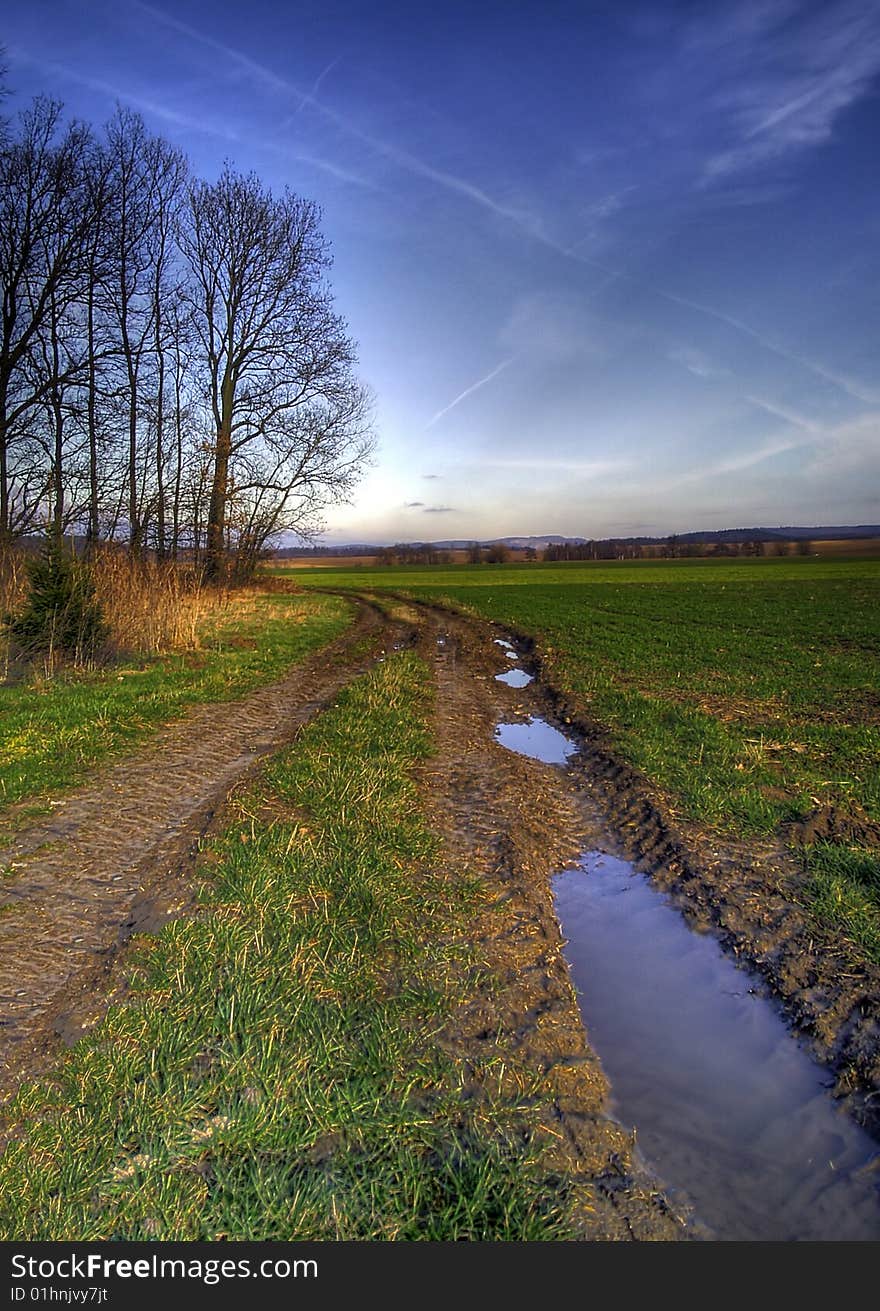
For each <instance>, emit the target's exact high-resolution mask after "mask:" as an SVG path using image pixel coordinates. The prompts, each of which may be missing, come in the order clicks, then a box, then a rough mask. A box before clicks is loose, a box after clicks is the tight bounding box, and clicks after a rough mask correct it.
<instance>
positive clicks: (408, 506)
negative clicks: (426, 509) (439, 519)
mask: <svg viewBox="0 0 880 1311" xmlns="http://www.w3.org/2000/svg"><path fill="white" fill-rule="evenodd" d="M424 504H425V502H424V501H404V503H403V508H404V509H405V510H420V509H421V508H422V506H423V505H424Z"/></svg>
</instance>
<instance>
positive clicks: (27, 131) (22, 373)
mask: <svg viewBox="0 0 880 1311" xmlns="http://www.w3.org/2000/svg"><path fill="white" fill-rule="evenodd" d="M88 140H89V133H88V129H86V128H85V127H83V126H82V125H80V124H76V123H73V124H70V125H68V126H67V127H66V128H65V129H64V131H63V132H62V131H61V105H60V104H59V103H58V102H57V101H54V100H48V99H45V98H38V99H37V100H35V101H34V102H33V104H32V106H31V107H30V109H28V110H27V111H26V112H25V113H24V114H22V115H21V120H20V133H19V136H18V138H17V139H15V140H12V141H10V142H8V143H6V144H5V145H4V147H3V149H2V151H0V282H2V293H3V307H2V322H0V540H2V539H3V538H9V537H10V536H12V535H13V534H14V533H16V532H22V531H25V530H26V529H27V528H29V527H31V526H32V523H33V518H32V516H33V514H34V513H35V509H36V505H37V504H38V503H39V502H38V500H37V501H36V502H35V501H34V500H33V497H32V491H33V477H32V475H31V473H30V472H29V470H28V468H27V464H26V462H25V463H24V466H22V464H21V463H20V462H19V461H17V460H15V459H14V455H15V452H14V447H15V445H16V442H24V441H25V440H26V438H27V437H28V435H29V434H30V433H31V431H32V429H33V425H34V423H35V422H37V421H38V418H39V413H40V410H41V407H42V406H43V405H44V404H45V401H46V398H47V397H50V396H51V394H52V393H53V391H54V392H56V393H57V392H58V391H59V389H63V388H64V387H65V386H66V385H68V384H69V383H71V382H72V381H74V380H75V379H76V378H78V377H80V376H81V373H82V369H83V357H82V355H81V353H80V352H78V351H73V352H71V351H69V350H64V351H59V352H52V351H51V350H50V351H49V352H48V353H47V352H46V351H42V359H41V360H39V356H40V354H41V351H40V340H41V336H42V335H43V334H44V333H46V332H47V329H48V328H49V323H50V320H52V322H54V324H55V325H56V330H57V329H58V328H59V326H60V324H61V322H62V320H63V319H64V318H65V316H66V315H67V314H68V313H69V312H70V309H71V307H72V305H73V304H74V303H75V302H76V300H77V299H78V298H80V297H81V296H82V292H83V286H84V276H85V251H86V250H87V247H88V230H89V224H90V222H91V216H90V212H89V208H88V206H87V205H86V204H85V203H84V196H83V159H84V154H85V151H86V148H87V143H88ZM48 335H50V336H51V330H49V334H48ZM38 360H39V362H38ZM22 469H23V471H22Z"/></svg>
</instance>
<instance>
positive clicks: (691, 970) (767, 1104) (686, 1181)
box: [554, 852, 880, 1241]
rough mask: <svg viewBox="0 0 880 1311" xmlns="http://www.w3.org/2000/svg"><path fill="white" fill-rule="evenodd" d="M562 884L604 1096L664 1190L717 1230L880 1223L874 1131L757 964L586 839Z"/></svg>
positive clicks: (879, 1234)
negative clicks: (699, 927) (856, 1114)
mask: <svg viewBox="0 0 880 1311" xmlns="http://www.w3.org/2000/svg"><path fill="white" fill-rule="evenodd" d="M554 895H555V897H556V908H557V913H558V915H559V920H560V923H561V926H562V931H563V934H564V936H565V937H566V938H568V939H569V944H568V946H567V947H566V949H565V954H566V957H567V958H568V961H569V965H570V966H571V971H572V975H573V978H574V981H575V984H576V986H577V988H578V991H579V994H580V996H579V1003H580V1007H581V1013H582V1015H583V1018H584V1022H585V1024H586V1027H587V1031H588V1033H589V1036H590V1041H591V1043H592V1045H593V1046H594V1047H595V1050H596V1051H597V1052H598V1054H599V1056H600V1058H601V1060H602V1064H603V1066H604V1068H605V1070H606V1072H607V1074H608V1077H609V1079H610V1080H611V1085H612V1101H611V1103H610V1107H609V1109H610V1110H611V1112H612V1114H613V1115H614V1116H615V1118H616V1119H618V1120H619V1121H620V1122H621V1123H622V1124H623V1125H624V1126H625V1127H627V1128H629V1127H630V1126H633V1125H634V1126H635V1127H636V1131H637V1142H638V1145H639V1148H640V1149H641V1151H642V1153H643V1155H644V1156H645V1158H646V1159H647V1161H648V1162H649V1164H651V1165H652V1166H653V1167H654V1169H655V1170H656V1171H657V1173H658V1175H659V1177H660V1178H661V1179H662V1180H663V1181H664V1184H665V1186H666V1188H667V1191H668V1193H669V1196H670V1197H671V1198H672V1199H673V1200H675V1201H677V1202H679V1203H682V1202H684V1201H685V1200H686V1199H689V1200H690V1202H691V1203H692V1205H693V1211H694V1215H695V1218H696V1220H697V1221H698V1222H700V1223H701V1224H702V1225H704V1226H706V1227H707V1228H708V1229H709V1230H710V1231H711V1235H712V1236H713V1237H717V1238H720V1239H728V1240H756V1239H768V1240H777V1241H779V1240H783V1241H788V1240H795V1239H797V1240H802V1241H816V1240H834V1241H842V1240H876V1239H878V1238H880V1191H878V1189H880V1155H878V1147H877V1144H876V1143H875V1142H874V1141H873V1140H872V1139H871V1138H870V1137H869V1136H868V1135H867V1134H866V1133H864V1132H863V1131H862V1130H861V1129H860V1128H859V1127H858V1126H857V1125H856V1124H855V1123H854V1121H852V1120H851V1119H850V1118H849V1117H848V1116H847V1115H846V1114H845V1113H844V1112H843V1111H842V1110H841V1109H840V1108H839V1107H838V1106H836V1105H835V1103H834V1101H833V1099H832V1098H831V1096H830V1093H829V1092H828V1086H829V1084H830V1083H831V1078H830V1076H829V1074H828V1072H827V1071H824V1070H822V1069H821V1067H820V1066H818V1065H817V1064H816V1063H815V1062H814V1061H813V1060H812V1058H811V1057H810V1056H809V1054H808V1053H807V1052H806V1051H805V1050H804V1048H803V1047H801V1046H800V1045H799V1044H798V1042H797V1040H796V1039H795V1038H794V1037H792V1035H791V1034H790V1033H789V1032H788V1030H787V1029H786V1027H785V1025H784V1023H783V1021H782V1019H781V1018H780V1016H779V1014H778V1013H777V1011H776V1009H775V1008H774V1006H773V1005H772V1004H771V1003H770V1002H769V1001H768V1000H766V999H765V998H764V997H762V996H760V995H756V994H752V993H750V992H749V988H750V986H758V985H757V984H756V983H755V981H754V978H753V976H750V975H749V974H747V973H746V972H745V971H743V970H740V969H737V968H736V966H735V965H734V964H733V962H732V961H730V960H729V959H728V958H727V957H726V956H725V955H724V953H723V952H722V951H721V948H720V947H719V945H718V943H717V942H716V940H715V939H714V938H713V937H710V936H704V935H701V934H697V933H695V932H693V931H692V930H691V929H689V928H688V927H687V925H686V923H685V921H684V920H683V918H682V917H681V915H680V914H679V913H678V911H677V910H676V909H675V907H674V906H672V905H671V904H670V902H669V901H668V900H667V899H666V898H665V897H664V896H663V894H662V893H661V892H658V891H657V890H656V889H655V888H654V887H653V886H652V885H651V884H650V883H649V882H648V880H647V879H646V878H644V877H643V876H642V875H639V874H634V873H633V871H632V868H631V866H629V865H627V864H626V863H625V862H623V861H620V860H615V859H614V858H613V857H611V856H606V855H603V854H601V853H597V852H590V853H588V854H586V855H585V856H584V857H583V858H582V861H581V864H580V866H579V867H578V868H576V869H572V870H566V871H565V872H564V873H562V874H560V875H558V876H557V877H556V878H555V879H554ZM872 1162H873V1163H874V1165H873V1168H872Z"/></svg>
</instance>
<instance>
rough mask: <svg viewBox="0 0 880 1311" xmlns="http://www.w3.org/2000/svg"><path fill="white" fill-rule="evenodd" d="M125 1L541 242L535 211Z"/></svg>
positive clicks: (157, 12)
mask: <svg viewBox="0 0 880 1311" xmlns="http://www.w3.org/2000/svg"><path fill="white" fill-rule="evenodd" d="M129 3H130V4H131V6H132V7H133V8H135V9H138V10H140V11H142V12H143V13H145V14H147V15H148V16H149V17H150V18H152V19H153V20H155V21H156V22H159V23H163V24H164V25H165V26H167V27H169V28H171V29H172V30H173V31H175V32H177V33H178V34H179V35H181V36H186V37H188V38H189V39H190V40H191V41H194V42H197V43H199V44H201V45H203V46H206V47H207V48H208V49H210V50H214V51H216V52H217V53H218V54H222V55H223V56H224V58H225V59H227V60H228V61H230V62H231V63H232V64H233V65H234V66H235V67H237V68H238V69H240V70H241V71H242V72H244V73H246V74H248V75H249V76H250V77H251V78H253V79H254V80H255V81H256V82H257V83H258V84H259V85H262V86H264V87H266V88H268V89H269V90H271V91H274V92H276V93H281V94H284V95H291V96H293V97H294V98H295V99H296V100H297V102H298V104H299V107H300V108H301V109H302V108H305V107H306V106H308V107H310V108H312V109H314V111H315V112H316V113H317V114H319V115H320V116H321V117H322V118H323V119H325V120H326V121H327V122H328V123H331V124H333V126H334V127H335V128H337V129H338V131H340V132H341V133H343V134H344V135H345V136H348V137H351V138H352V139H353V140H355V141H357V142H359V143H360V144H361V145H364V146H368V147H369V148H370V149H371V150H373V151H375V153H376V154H377V155H380V156H382V157H383V158H385V159H388V160H390V161H391V162H392V163H394V164H396V165H397V166H398V167H399V168H402V169H405V170H406V171H407V172H409V173H411V174H413V175H415V176H417V177H422V178H425V179H427V180H428V181H430V182H434V183H436V184H437V185H438V186H441V187H443V188H445V189H446V190H447V191H452V192H455V193H457V194H458V195H461V196H465V197H466V198H467V199H468V200H470V201H472V202H473V203H474V204H476V205H479V206H480V207H481V208H482V209H485V210H489V211H491V212H492V213H493V214H495V215H497V216H498V217H499V218H504V219H507V220H509V221H510V222H512V223H514V224H516V226H517V227H519V228H521V229H522V230H523V231H525V232H528V233H529V234H530V235H531V236H534V237H537V238H538V239H539V240H540V239H541V237H540V234H541V223H540V220H539V219H538V218H537V216H536V215H534V214H530V213H528V212H527V211H525V210H522V209H517V208H514V207H513V206H510V205H505V204H504V203H503V202H501V201H498V200H496V199H495V198H494V197H493V196H491V195H490V194H489V193H488V192H487V191H485V190H484V189H483V188H482V187H479V186H476V185H475V184H474V183H472V182H470V181H468V180H467V179H465V178H461V177H458V176H457V175H456V174H454V173H450V172H448V171H446V170H445V169H441V168H436V167H435V166H434V165H433V164H430V163H428V161H427V160H424V159H421V158H420V157H419V156H418V155H414V154H413V153H412V152H411V151H408V150H405V149H403V148H402V147H401V146H398V145H397V144H395V143H394V142H391V141H386V140H384V139H383V138H381V137H377V136H373V135H372V134H371V133H369V132H365V131H364V130H363V129H362V128H361V127H359V126H358V125H357V123H355V122H353V120H352V119H350V118H348V117H347V116H346V115H344V114H340V113H339V112H338V111H337V110H335V109H331V108H330V106H329V105H327V104H325V103H324V102H323V101H321V100H318V98H317V95H316V94H315V90H314V89H313V90H312V91H305V90H303V88H302V87H300V86H298V85H297V84H296V83H295V82H292V81H290V79H288V78H285V77H281V76H279V74H277V73H274V72H273V71H272V70H271V69H269V68H266V67H265V65H263V64H261V63H259V62H258V61H257V60H255V59H251V58H250V56H249V55H246V54H244V53H243V52H242V51H240V50H237V49H236V48H234V47H232V46H227V45H224V43H223V42H222V41H218V40H216V38H215V37H212V36H207V35H206V34H205V33H204V32H201V31H199V30H198V29H196V28H194V27H190V26H189V24H188V23H183V22H181V21H180V19H177V18H174V17H173V15H171V14H169V13H167V12H166V11H165V10H164V9H159V8H157V7H156V6H155V5H150V4H146V3H144V0H129ZM325 72H326V70H325ZM319 82H320V79H319Z"/></svg>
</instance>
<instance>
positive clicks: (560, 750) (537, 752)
mask: <svg viewBox="0 0 880 1311" xmlns="http://www.w3.org/2000/svg"><path fill="white" fill-rule="evenodd" d="M495 741H496V742H500V743H501V745H502V746H503V747H507V748H508V750H510V751H518V752H519V754H520V755H521V756H531V758H532V760H542V761H543V762H544V764H545V765H565V764H567V763H568V758H569V756H573V755H574V753H575V752H576V751H577V747H576V746H575V744H574V743H573V742H570V741H569V740H568V738H567V737H566V736H565V734H564V733H560V732H559V729H558V728H552V727H551V725H550V724H548V723H547V721H546V719H540V718H539V717H537V716H535V715H533V716H532V717H531V718H530V719H528V720H525V721H522V720H520V721H518V722H517V723H515V724H499V725H498V727H497V728H496V729H495Z"/></svg>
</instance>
